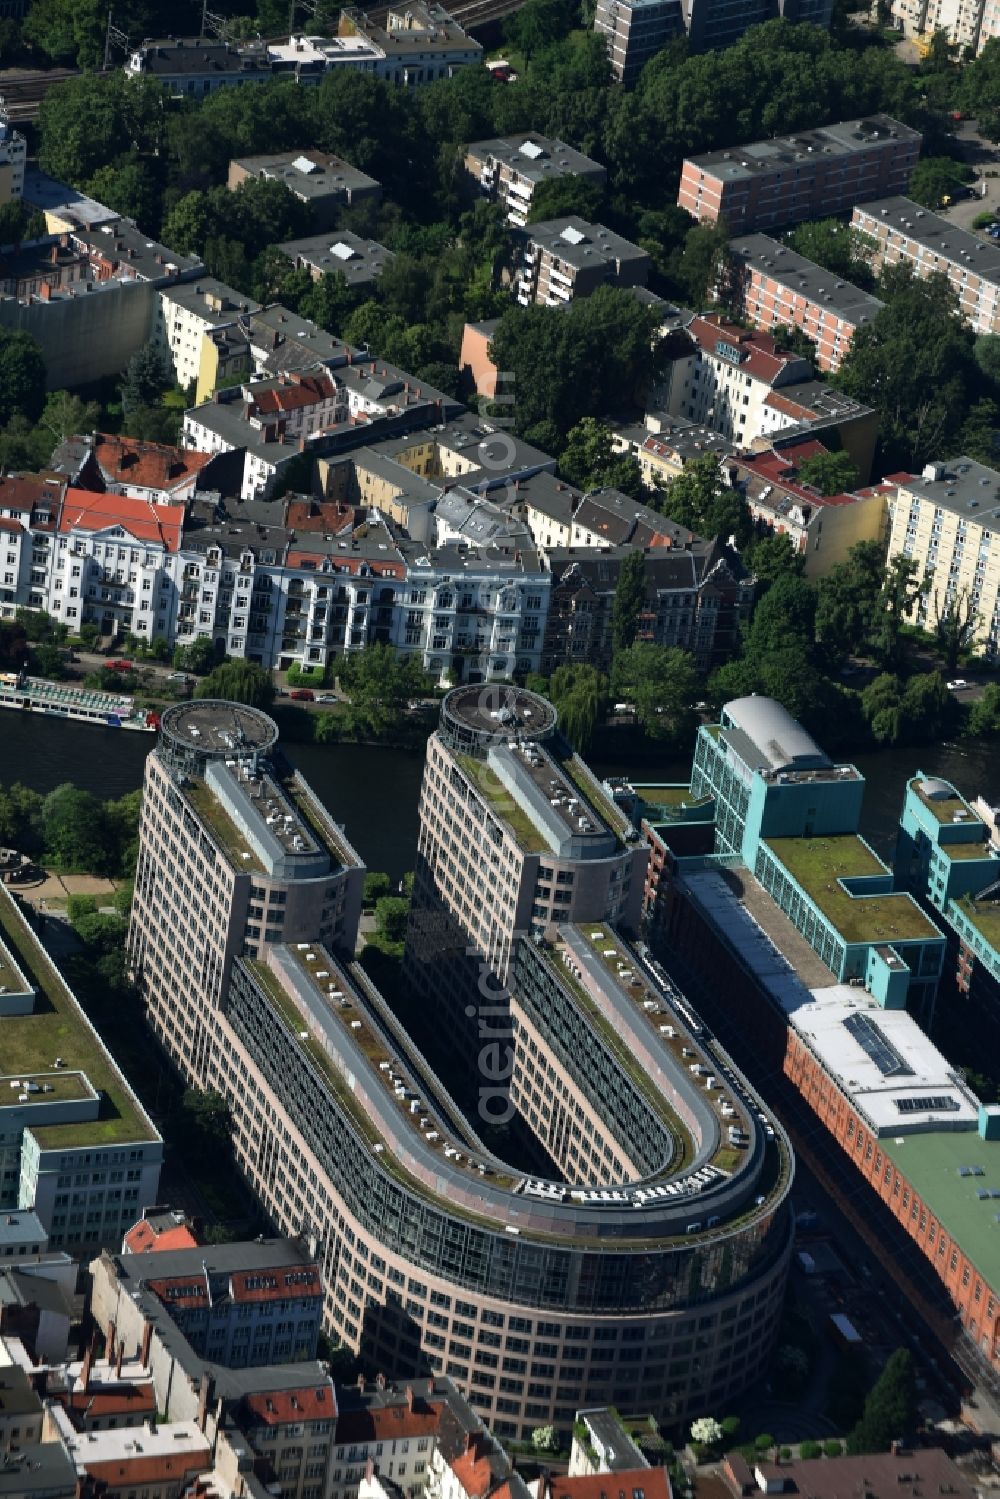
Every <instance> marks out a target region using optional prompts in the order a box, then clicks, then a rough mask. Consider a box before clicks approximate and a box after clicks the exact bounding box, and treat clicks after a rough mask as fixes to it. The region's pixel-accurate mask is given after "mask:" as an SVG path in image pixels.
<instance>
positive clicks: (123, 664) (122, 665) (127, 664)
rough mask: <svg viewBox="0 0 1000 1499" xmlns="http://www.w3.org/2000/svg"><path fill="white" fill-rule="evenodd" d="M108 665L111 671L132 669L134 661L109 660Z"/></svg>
mask: <svg viewBox="0 0 1000 1499" xmlns="http://www.w3.org/2000/svg"><path fill="white" fill-rule="evenodd" d="M108 666H109V668H110V670H111V671H132V670H133V669H134V666H135V662H134V661H124V660H122V661H109V662H108Z"/></svg>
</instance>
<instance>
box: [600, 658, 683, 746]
mask: <svg viewBox="0 0 1000 1499" xmlns="http://www.w3.org/2000/svg"><path fill="white" fill-rule="evenodd" d="M611 685H612V688H613V690H614V693H615V695H616V697H621V698H624V699H625V700H626V701H628V702H630V703H634V704H635V711H636V718H637V719H638V721H639V723H640V725H641V727H642V729H643V730H644V732H645V733H646V734H648V736H649V737H650V739H670V738H675V737H677V736H679V735H680V734H681V733H682V732H683V730H684V729H685V728H688V727H690V725H691V724H692V722H693V704H694V701H695V698H696V696H697V690H698V670H697V667H696V666H695V663H694V658H693V656H689V655H688V653H687V651H682V650H679V649H678V648H677V647H676V646H661V645H652V644H650V643H648V642H646V641H636V642H635V644H634V645H630V646H629V647H628V648H627V649H626V650H622V651H618V652H616V654H615V656H614V660H613V664H612V668H611Z"/></svg>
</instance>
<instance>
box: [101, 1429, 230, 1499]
mask: <svg viewBox="0 0 1000 1499" xmlns="http://www.w3.org/2000/svg"><path fill="white" fill-rule="evenodd" d="M139 1440H140V1441H141V1440H142V1438H141V1436H140V1438H139ZM78 1460H79V1461H81V1462H82V1463H83V1466H84V1467H85V1468H86V1470H87V1472H88V1473H89V1474H90V1476H91V1478H94V1479H97V1480H98V1481H99V1482H103V1483H106V1484H107V1485H108V1488H109V1489H110V1490H111V1491H112V1492H113V1493H114V1492H117V1490H119V1489H120V1488H124V1487H128V1488H141V1487H142V1486H143V1485H144V1484H151V1483H166V1482H168V1481H169V1479H171V1478H183V1477H185V1475H186V1474H188V1473H200V1472H201V1471H202V1469H204V1468H205V1467H207V1466H208V1465H209V1464H210V1463H211V1454H210V1448H209V1445H208V1443H207V1442H206V1443H205V1447H204V1450H203V1451H199V1452H174V1453H171V1454H170V1456H169V1457H144V1456H143V1454H142V1453H136V1454H135V1456H134V1457H129V1458H126V1459H125V1460H124V1461H123V1460H122V1459H121V1458H110V1459H108V1461H106V1462H93V1461H91V1462H88V1461H87V1455H86V1452H85V1451H84V1452H81V1453H80V1454H79V1458H78Z"/></svg>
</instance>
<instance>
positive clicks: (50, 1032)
mask: <svg viewBox="0 0 1000 1499" xmlns="http://www.w3.org/2000/svg"><path fill="white" fill-rule="evenodd" d="M0 936H2V938H3V940H4V942H6V943H7V944H8V945H9V946H10V948H11V952H12V955H13V957H14V959H15V961H16V962H17V963H18V964H19V966H20V967H21V969H22V970H23V971H24V973H25V974H26V975H27V976H28V977H29V979H31V980H32V981H33V982H34V984H35V985H36V987H37V989H38V995H37V997H36V1000H35V1009H34V1012H33V1013H32V1014H31V1015H5V1016H2V1017H0V1055H2V1056H3V1068H4V1072H5V1073H9V1074H11V1075H14V1076H22V1075H23V1076H25V1077H28V1076H30V1075H31V1074H32V1073H39V1072H45V1073H47V1072H50V1071H51V1070H52V1063H53V1062H54V1060H55V1058H56V1057H63V1058H64V1059H65V1062H66V1067H67V1069H70V1068H72V1069H75V1070H78V1071H80V1072H83V1073H84V1074H85V1075H86V1077H87V1080H88V1081H89V1083H90V1084H91V1086H92V1087H93V1088H95V1089H97V1090H99V1091H101V1092H103V1094H104V1098H103V1099H102V1101H101V1108H100V1112H99V1114H98V1117H97V1118H96V1119H94V1120H90V1121H83V1122H81V1123H77V1124H47V1125H39V1126H37V1127H35V1128H33V1129H32V1134H33V1135H34V1136H35V1138H36V1139H37V1141H38V1143H39V1145H40V1146H41V1148H42V1149H43V1150H57V1149H58V1148H59V1147H60V1146H66V1147H67V1148H70V1147H74V1146H78V1145H121V1144H124V1143H125V1142H126V1141H133V1140H155V1139H157V1134H156V1131H155V1130H154V1129H153V1127H152V1125H151V1124H150V1122H149V1120H148V1119H147V1118H146V1117H145V1115H144V1114H143V1113H142V1112H141V1110H140V1109H139V1107H138V1106H137V1104H136V1103H135V1102H134V1100H133V1099H132V1097H131V1095H130V1094H129V1092H128V1089H127V1088H126V1086H125V1082H124V1079H123V1077H122V1075H121V1073H120V1072H119V1071H118V1068H117V1067H116V1066H115V1063H114V1062H113V1060H112V1058H111V1056H110V1054H109V1053H108V1052H107V1051H106V1050H105V1048H104V1046H103V1044H102V1043H101V1041H100V1040H99V1039H98V1037H97V1035H96V1034H95V1032H94V1031H93V1030H92V1029H91V1028H90V1026H89V1024H88V1023H87V1020H86V1018H85V1016H84V1013H83V1011H82V1009H81V1008H80V1003H79V1001H78V1000H77V998H76V996H75V995H74V994H73V993H72V992H71V991H70V989H69V988H68V987H67V985H66V983H65V982H64V980H63V978H62V976H61V975H60V974H59V972H58V970H57V969H56V968H55V966H54V965H53V964H52V963H51V962H49V961H48V959H46V958H42V957H40V956H39V955H38V953H37V949H36V948H35V947H34V944H33V943H32V941H31V933H30V929H29V928H28V926H27V924H26V922H25V920H24V917H23V916H22V915H21V912H20V911H19V910H18V908H17V906H16V905H15V903H14V901H13V899H12V898H11V896H10V895H9V894H8V893H7V892H4V893H3V894H2V895H0ZM29 957H30V959H31V962H29V961H28V959H29ZM48 1096H50V1097H51V1095H48Z"/></svg>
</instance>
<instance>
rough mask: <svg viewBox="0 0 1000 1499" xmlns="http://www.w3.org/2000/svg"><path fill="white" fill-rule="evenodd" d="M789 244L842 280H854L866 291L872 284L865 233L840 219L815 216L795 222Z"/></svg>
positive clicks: (868, 247) (869, 247) (789, 236)
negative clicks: (802, 221)
mask: <svg viewBox="0 0 1000 1499" xmlns="http://www.w3.org/2000/svg"><path fill="white" fill-rule="evenodd" d="M788 243H789V244H790V245H791V247H792V249H793V250H796V251H797V252H798V254H799V255H804V256H805V257H806V259H807V260H813V261H815V262H816V264H817V265H821V266H822V267H823V268H824V270H827V271H830V272H831V274H832V275H834V276H837V277H839V278H840V279H841V280H843V281H853V282H854V283H855V284H856V285H858V286H861V287H863V288H864V289H865V290H869V289H871V287H873V286H874V277H873V276H872V273H871V267H870V265H869V259H870V255H871V245H870V243H869V242H868V240H867V238H866V237H865V236H864V235H861V234H859V233H858V231H857V230H856V229H852V227H851V226H850V225H849V224H843V223H841V222H840V220H839V219H815V220H813V221H811V222H809V223H805V224H798V225H796V227H795V228H794V229H793V230H792V232H791V233H790V234H789V235H788Z"/></svg>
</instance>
